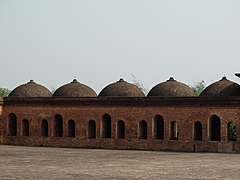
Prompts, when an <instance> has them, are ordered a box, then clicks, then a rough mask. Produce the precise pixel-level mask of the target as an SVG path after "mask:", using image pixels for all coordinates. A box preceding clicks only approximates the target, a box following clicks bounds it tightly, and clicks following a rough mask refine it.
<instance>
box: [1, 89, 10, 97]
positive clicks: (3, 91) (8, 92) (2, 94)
mask: <svg viewBox="0 0 240 180" xmlns="http://www.w3.org/2000/svg"><path fill="white" fill-rule="evenodd" d="M10 92H11V91H10V90H9V89H7V88H0V96H2V97H6V96H8V95H9V94H10Z"/></svg>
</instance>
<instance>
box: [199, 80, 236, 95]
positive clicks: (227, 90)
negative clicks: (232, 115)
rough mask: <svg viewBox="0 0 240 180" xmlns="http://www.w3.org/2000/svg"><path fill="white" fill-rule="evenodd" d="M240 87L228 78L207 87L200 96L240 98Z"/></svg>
mask: <svg viewBox="0 0 240 180" xmlns="http://www.w3.org/2000/svg"><path fill="white" fill-rule="evenodd" d="M239 95H240V85H239V84H237V83H235V82H232V81H229V80H228V79H227V78H226V77H223V78H222V79H221V80H219V81H217V82H214V83H212V84H210V85H209V86H208V87H206V88H205V89H204V90H203V92H202V93H201V94H200V96H239Z"/></svg>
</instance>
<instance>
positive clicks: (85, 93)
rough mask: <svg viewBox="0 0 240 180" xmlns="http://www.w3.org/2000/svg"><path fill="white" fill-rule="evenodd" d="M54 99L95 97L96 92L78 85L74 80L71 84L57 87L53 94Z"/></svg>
mask: <svg viewBox="0 0 240 180" xmlns="http://www.w3.org/2000/svg"><path fill="white" fill-rule="evenodd" d="M53 96H54V97H56V96H61V97H96V96H97V94H96V92H95V91H94V90H93V89H92V88H90V87H88V86H86V85H84V84H81V83H79V82H78V81H77V80H76V79H74V80H73V81H72V82H70V83H68V84H65V85H63V86H61V87H59V88H58V89H57V90H56V91H55V92H54V94H53Z"/></svg>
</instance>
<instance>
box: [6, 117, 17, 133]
mask: <svg viewBox="0 0 240 180" xmlns="http://www.w3.org/2000/svg"><path fill="white" fill-rule="evenodd" d="M7 127H8V136H16V135H17V116H16V114H14V113H10V114H9V115H8V126H7Z"/></svg>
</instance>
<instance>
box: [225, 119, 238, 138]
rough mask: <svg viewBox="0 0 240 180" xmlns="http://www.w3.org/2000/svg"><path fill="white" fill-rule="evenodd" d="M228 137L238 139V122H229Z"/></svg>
mask: <svg viewBox="0 0 240 180" xmlns="http://www.w3.org/2000/svg"><path fill="white" fill-rule="evenodd" d="M227 137H228V141H236V140H237V132H236V123H234V122H229V123H228V124H227Z"/></svg>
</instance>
